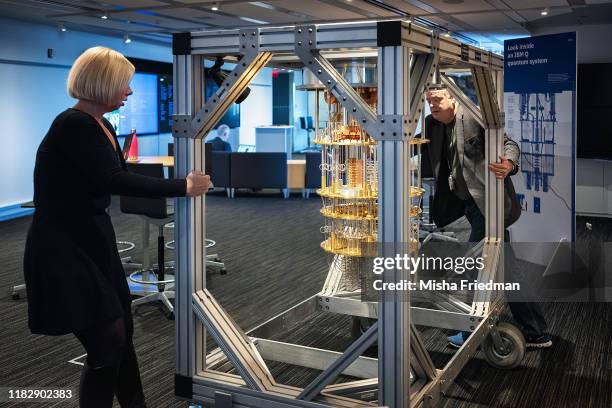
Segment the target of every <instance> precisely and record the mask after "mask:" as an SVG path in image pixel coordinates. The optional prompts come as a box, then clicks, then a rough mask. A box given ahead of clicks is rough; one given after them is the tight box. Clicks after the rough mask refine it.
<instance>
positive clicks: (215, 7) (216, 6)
mask: <svg viewBox="0 0 612 408" xmlns="http://www.w3.org/2000/svg"><path fill="white" fill-rule="evenodd" d="M210 9H211V10H212V11H218V10H219V2H216V3H215V4H213V5H212V7H211V8H210Z"/></svg>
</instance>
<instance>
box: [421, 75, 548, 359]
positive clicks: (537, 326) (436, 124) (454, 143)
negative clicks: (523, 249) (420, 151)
mask: <svg viewBox="0 0 612 408" xmlns="http://www.w3.org/2000/svg"><path fill="white" fill-rule="evenodd" d="M427 102H428V104H429V108H430V111H431V115H429V116H427V118H426V119H425V131H426V137H427V138H428V139H429V140H430V143H429V145H428V146H427V149H426V150H427V152H426V153H424V154H428V155H429V160H430V163H431V167H432V171H433V173H434V176H435V178H436V189H435V195H434V199H433V203H432V208H431V213H432V216H433V220H434V222H435V223H436V225H438V226H439V227H443V226H445V225H447V224H449V223H451V222H453V221H455V220H457V219H458V218H460V217H462V216H464V215H465V217H466V218H467V220H468V222H469V223H470V226H471V233H470V238H469V241H470V242H479V241H481V240H482V239H484V237H485V217H484V215H483V213H484V212H485V172H486V168H485V162H484V160H485V149H484V148H485V131H484V129H483V128H482V126H480V125H479V124H478V122H477V121H476V120H475V119H474V118H473V117H471V116H470V115H469V114H468V113H467V112H466V111H464V110H463V108H462V107H461V106H459V104H458V103H457V101H456V100H455V99H454V98H453V97H452V96H451V95H450V93H449V92H448V90H447V89H446V88H445V87H443V86H436V87H435V88H430V90H429V91H428V92H427ZM519 157H520V150H519V147H518V145H517V144H516V143H515V142H514V141H513V140H511V139H509V138H508V137H505V138H504V155H502V156H500V157H499V162H496V163H489V164H488V169H489V171H491V172H493V173H495V176H496V177H497V178H498V179H504V224H505V227H506V228H507V227H509V226H510V225H511V224H512V223H514V222H515V221H516V220H517V219H518V218H519V216H520V212H521V209H520V207H519V206H518V205H513V204H516V193H515V192H514V187H513V185H512V181H511V180H510V177H509V176H512V175H514V174H516V173H517V172H518V165H517V164H518V162H519ZM508 235H509V234H508V231H507V230H506V234H505V239H506V240H508ZM508 252H511V250H510V251H508ZM508 255H509V257H511V258H513V256H512V255H513V254H508ZM509 306H510V309H511V311H512V314H513V316H514V318H515V319H516V320H517V322H519V323H520V324H521V326H522V328H523V332H524V334H525V338H526V341H527V346H528V347H538V348H541V347H550V346H551V345H552V341H551V338H550V336H549V335H548V334H546V333H545V331H546V321H545V319H544V317H543V315H542V312H541V311H540V308H539V306H538V304H536V303H526V302H511V303H509ZM467 336H469V333H466V332H459V333H457V334H456V335H454V336H450V337H449V342H450V344H451V345H453V346H456V347H460V346H461V345H462V344H463V342H464V341H465V339H466V338H467Z"/></svg>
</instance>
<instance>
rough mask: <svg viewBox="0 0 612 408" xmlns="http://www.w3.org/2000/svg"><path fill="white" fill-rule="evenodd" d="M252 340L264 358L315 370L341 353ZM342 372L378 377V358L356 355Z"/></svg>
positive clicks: (266, 340)
mask: <svg viewBox="0 0 612 408" xmlns="http://www.w3.org/2000/svg"><path fill="white" fill-rule="evenodd" d="M253 342H254V343H255V347H257V349H258V350H259V353H260V354H261V356H262V357H263V358H264V359H265V360H271V361H277V362H280V363H287V364H291V365H297V366H300V367H307V368H313V369H315V370H325V369H326V368H327V367H329V366H330V365H331V364H332V363H333V362H334V361H336V360H337V359H338V358H339V357H340V356H341V355H342V353H340V352H337V351H331V350H323V349H318V348H314V347H306V346H301V345H299V344H291V343H283V342H280V341H274V340H268V339H253ZM342 374H344V375H350V376H352V377H357V378H372V377H378V360H377V359H375V358H369V357H358V358H357V359H356V360H355V362H354V363H352V364H351V365H349V366H348V367H347V368H346V370H344V371H343V372H342Z"/></svg>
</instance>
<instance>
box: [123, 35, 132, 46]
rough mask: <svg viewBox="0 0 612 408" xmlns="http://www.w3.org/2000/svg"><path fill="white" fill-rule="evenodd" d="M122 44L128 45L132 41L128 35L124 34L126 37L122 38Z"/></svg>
mask: <svg viewBox="0 0 612 408" xmlns="http://www.w3.org/2000/svg"><path fill="white" fill-rule="evenodd" d="M123 42H124V43H126V44H129V43H131V42H132V39H131V38H130V36H129V35H127V34H126V35H124V36H123Z"/></svg>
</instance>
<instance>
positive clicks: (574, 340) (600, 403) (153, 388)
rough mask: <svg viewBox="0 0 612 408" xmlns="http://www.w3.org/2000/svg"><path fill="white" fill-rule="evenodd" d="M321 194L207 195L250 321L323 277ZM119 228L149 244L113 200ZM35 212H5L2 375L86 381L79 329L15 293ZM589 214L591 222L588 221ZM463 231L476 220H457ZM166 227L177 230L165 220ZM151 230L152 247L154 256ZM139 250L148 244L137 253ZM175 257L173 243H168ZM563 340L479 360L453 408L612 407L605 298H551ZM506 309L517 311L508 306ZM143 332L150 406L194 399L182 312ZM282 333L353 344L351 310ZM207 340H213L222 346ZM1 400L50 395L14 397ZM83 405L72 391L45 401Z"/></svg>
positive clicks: (66, 384) (145, 312) (300, 295)
mask: <svg viewBox="0 0 612 408" xmlns="http://www.w3.org/2000/svg"><path fill="white" fill-rule="evenodd" d="M319 206H320V200H319V199H318V198H317V197H316V196H315V197H311V198H310V199H309V200H303V199H301V198H300V197H299V196H297V195H294V196H292V197H291V198H290V199H288V200H283V199H282V198H281V197H280V194H278V193H269V194H268V193H267V192H263V193H259V194H247V193H240V192H237V197H236V199H234V200H229V199H227V198H225V196H224V195H223V194H222V193H221V194H211V195H209V197H208V198H207V225H206V228H207V236H208V237H210V238H212V239H215V240H216V241H217V246H216V247H215V248H214V252H215V253H218V254H219V255H220V257H221V258H222V259H223V261H224V262H225V263H226V267H227V270H228V274H227V275H214V276H213V277H212V278H211V282H210V283H211V286H212V289H211V291H212V293H213V294H214V296H215V297H216V298H217V299H218V301H219V302H220V303H221V305H222V306H223V307H224V308H225V309H226V310H227V311H228V312H229V313H230V314H231V316H232V317H233V318H234V319H235V321H236V322H237V323H238V324H239V325H240V326H241V327H242V328H244V329H248V328H251V327H254V326H256V325H257V324H259V323H262V322H264V321H265V320H267V319H269V318H270V317H272V316H274V315H276V314H278V313H280V312H282V311H283V310H285V309H286V308H288V307H289V306H292V305H294V304H295V303H297V302H299V301H300V300H303V299H306V298H307V297H309V296H311V295H314V294H316V293H317V292H318V291H319V290H320V289H321V287H322V285H323V282H324V280H325V276H326V273H327V268H328V265H329V263H330V262H331V258H330V257H329V256H328V255H326V254H325V253H324V252H323V251H322V250H321V249H320V247H319V243H320V241H321V239H322V235H321V234H320V233H319V227H320V225H321V221H322V218H321V217H320V214H319ZM111 214H112V216H113V223H114V225H115V228H116V232H117V238H118V239H120V240H129V241H134V242H135V243H136V244H137V246H138V247H140V246H141V243H142V242H141V241H142V239H141V237H140V228H141V222H140V220H139V218H138V217H137V216H131V215H124V214H121V213H120V212H119V211H118V206H117V205H116V204H115V205H113V207H112V209H111ZM588 221H590V222H591V223H592V224H593V226H594V227H593V229H592V230H589V231H588V233H587V232H586V231H585V230H584V228H582V227H580V228H579V237H581V239H583V240H593V242H598V241H602V240H606V241H609V240H610V237H611V236H612V227H611V226H610V223H609V222H607V221H605V220H600V219H591V220H588ZM29 223H30V218H21V219H17V220H12V221H7V222H3V223H0V236H1V237H2V239H0V265H1V268H0V289H1V291H2V292H1V294H2V297H1V298H0V316H1V318H0V321H1V322H2V327H1V330H0V386H5V387H8V386H13V387H56V388H71V389H73V390H74V391H75V392H76V390H77V388H78V381H79V375H80V367H79V366H77V365H74V364H70V363H68V361H69V360H71V359H73V358H75V357H77V356H80V355H82V354H83V353H84V350H83V348H82V347H81V346H80V344H79V343H78V342H77V341H76V340H75V339H74V338H73V337H71V336H60V337H48V336H37V335H32V334H30V333H29V331H28V327H27V299H24V298H21V299H19V300H16V301H15V300H12V299H11V296H10V290H11V287H12V286H13V285H16V284H19V283H21V282H22V267H21V262H22V256H23V248H24V242H25V237H26V233H27V228H28V225H29ZM579 225H582V224H579ZM455 231H457V233H458V234H459V235H462V236H465V234H466V233H467V225H466V224H465V222H460V223H458V224H457V225H456V226H455ZM166 232H167V234H168V235H171V234H172V230H168V229H167V230H166ZM155 236H156V231H152V233H151V244H152V248H151V257H152V259H155V245H154V242H155V241H154V239H155ZM131 255H132V256H133V258H134V259H135V260H136V261H138V260H139V259H140V254H139V251H133V252H132V253H131ZM166 257H167V259H172V257H173V251H171V250H168V251H167V252H166ZM543 308H544V311H545V314H546V317H547V319H548V321H549V322H550V332H551V333H552V335H553V336H554V342H555V344H554V347H553V348H551V349H547V350H540V351H530V352H528V353H527V355H526V357H525V359H524V361H523V364H522V365H521V367H519V368H517V369H515V370H512V371H500V370H496V369H493V368H491V367H490V366H489V365H488V364H487V363H486V362H485V361H484V358H483V356H482V355H481V353H478V354H477V355H476V357H475V358H474V359H472V360H471V361H470V362H469V363H468V364H467V366H466V367H465V368H464V370H463V371H462V373H461V374H460V375H459V377H458V379H457V381H456V384H454V385H453V387H452V388H451V389H450V390H449V393H448V398H447V399H446V401H445V402H444V406H446V407H508V408H510V407H525V408H527V407H550V408H552V407H555V408H556V407H595V408H609V407H612V332H611V328H610V321H611V318H612V310H611V306H610V304H605V303H563V304H544V305H543ZM506 318H509V317H508V316H506ZM134 320H135V334H134V342H135V345H136V350H137V354H138V357H139V361H140V369H141V375H142V379H143V384H144V387H145V394H146V396H147V402H148V404H149V406H150V407H186V406H187V405H188V404H187V403H186V402H184V401H179V400H177V399H176V398H175V397H174V389H173V386H174V385H173V376H174V358H175V356H174V322H173V321H170V320H168V319H166V317H165V315H164V313H162V311H161V310H160V308H158V307H157V306H156V305H144V306H141V307H139V308H137V309H136V311H135V316H134ZM423 337H424V339H425V342H426V344H427V348H428V350H429V351H430V352H431V354H432V358H433V360H434V362H435V363H436V364H437V366H438V368H442V364H444V363H445V362H446V361H448V360H449V359H450V358H451V357H452V355H453V351H452V350H450V349H449V348H448V347H447V346H446V341H445V334H444V333H443V332H442V331H440V330H437V329H428V328H423ZM278 339H280V340H283V341H291V342H296V343H299V344H304V345H312V346H316V347H325V348H328V349H332V350H339V351H341V350H343V348H345V347H346V346H347V345H348V344H350V341H351V337H350V318H348V317H346V316H338V315H331V314H324V315H320V316H316V317H315V318H314V319H312V320H310V321H307V322H304V324H303V325H302V326H301V327H299V328H298V329H297V330H293V331H292V332H290V333H280V334H279V336H278ZM213 345H214V344H213V343H212V342H210V343H209V347H213ZM270 368H271V371H272V372H273V374H274V376H275V378H276V379H277V381H279V382H282V383H286V384H290V385H298V386H304V385H305V384H307V383H308V381H310V380H312V379H313V378H314V377H315V376H316V375H317V374H318V372H317V371H315V370H304V369H300V368H297V367H292V366H287V365H285V364H278V363H271V364H270ZM0 406H24V407H25V406H33V407H34V406H43V405H42V404H40V403H38V404H35V403H32V404H10V403H2V402H0ZM44 406H49V407H64V406H65V407H75V406H77V403H76V401H75V400H73V401H71V402H57V403H45V404H44Z"/></svg>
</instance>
